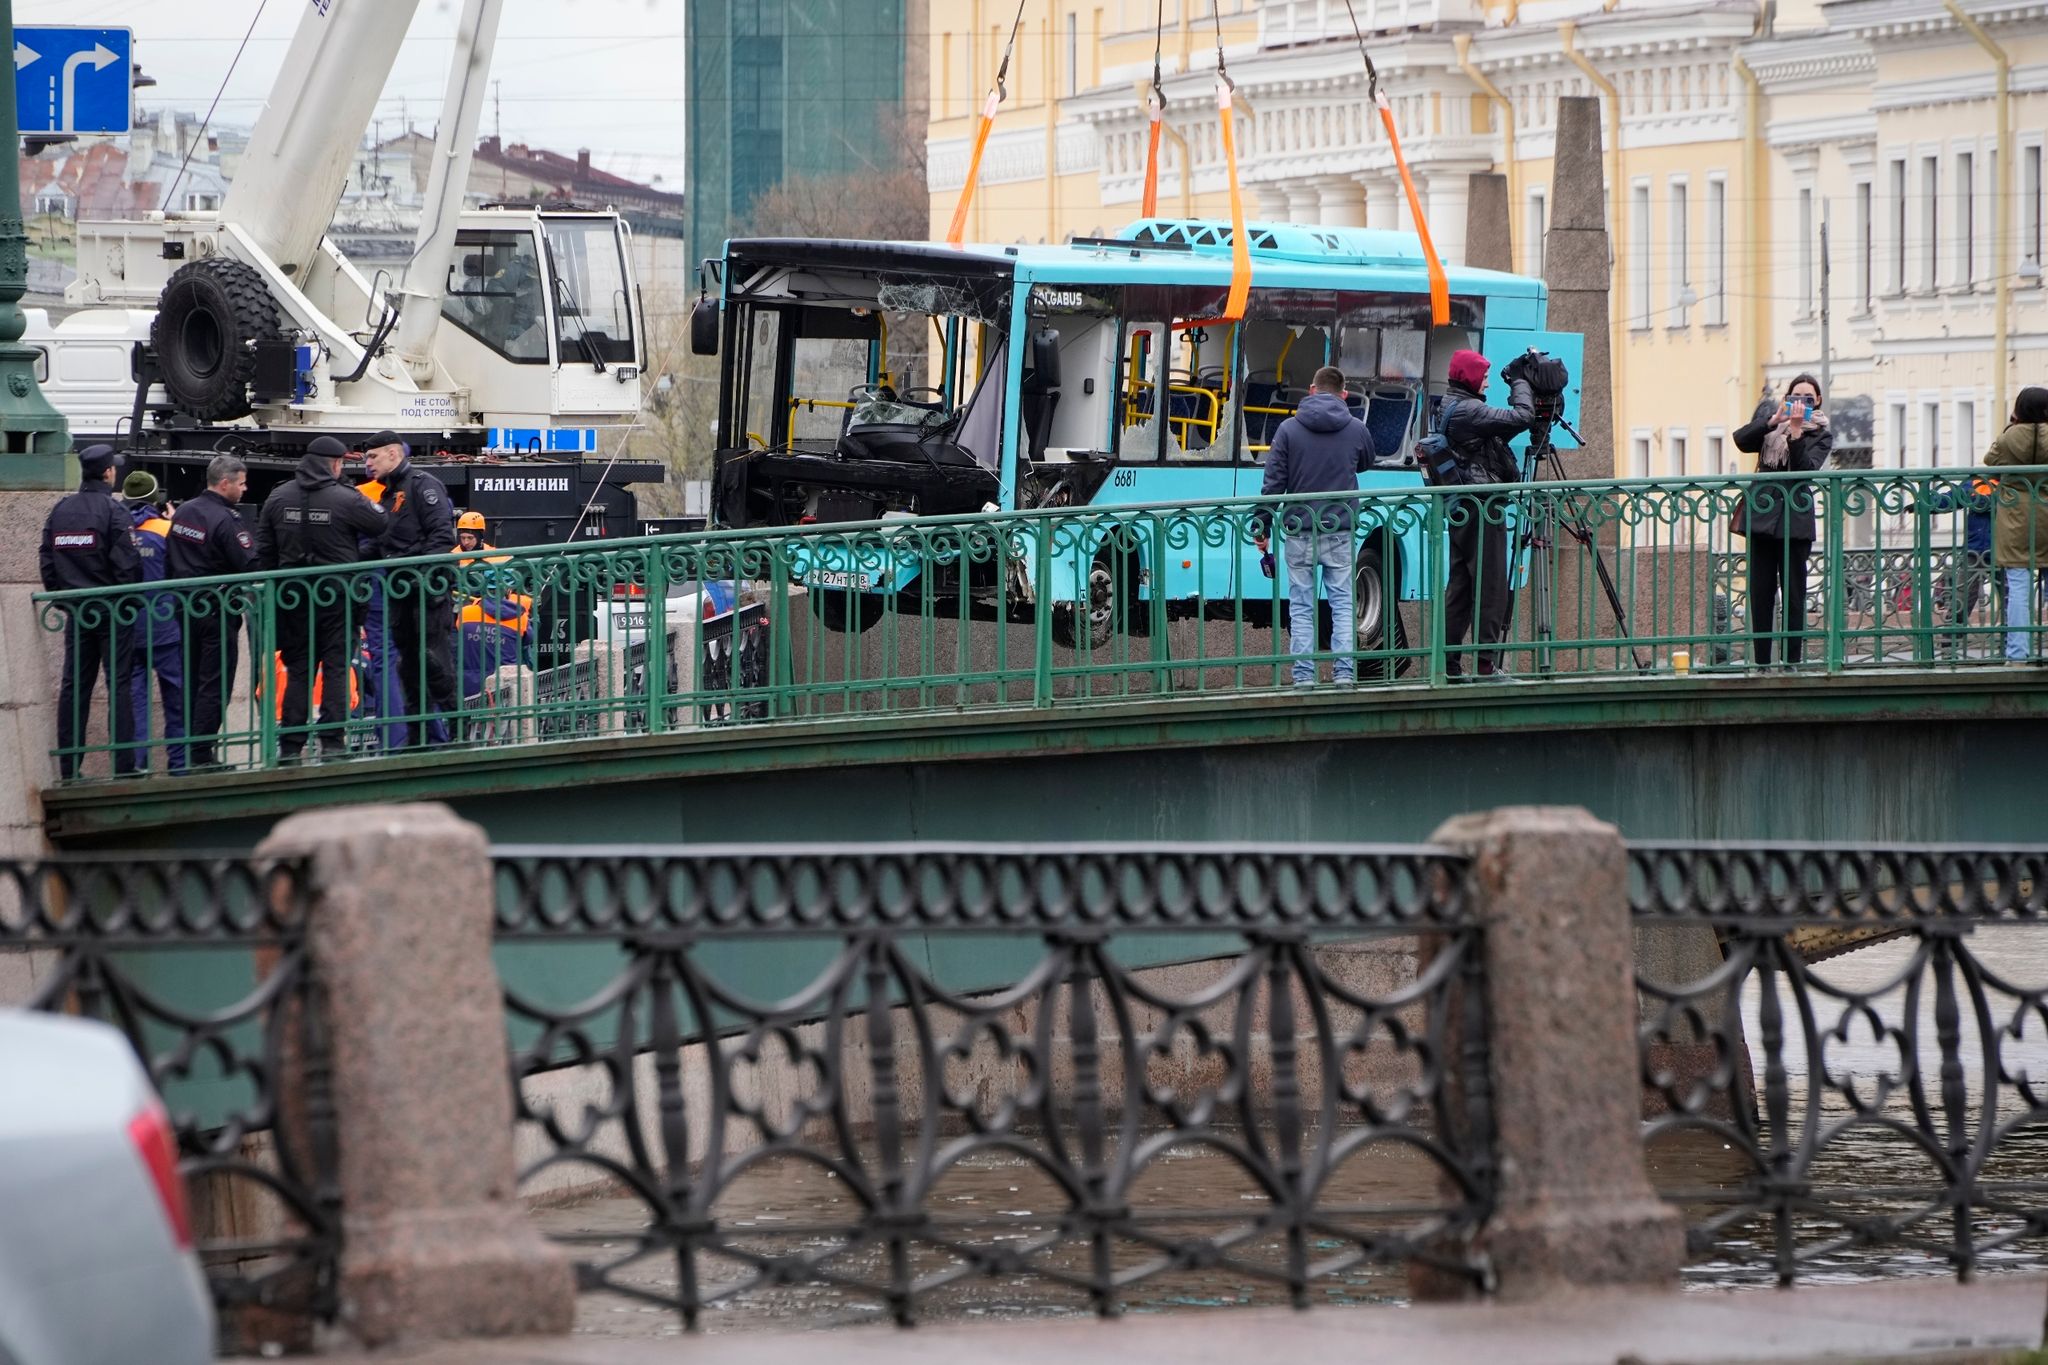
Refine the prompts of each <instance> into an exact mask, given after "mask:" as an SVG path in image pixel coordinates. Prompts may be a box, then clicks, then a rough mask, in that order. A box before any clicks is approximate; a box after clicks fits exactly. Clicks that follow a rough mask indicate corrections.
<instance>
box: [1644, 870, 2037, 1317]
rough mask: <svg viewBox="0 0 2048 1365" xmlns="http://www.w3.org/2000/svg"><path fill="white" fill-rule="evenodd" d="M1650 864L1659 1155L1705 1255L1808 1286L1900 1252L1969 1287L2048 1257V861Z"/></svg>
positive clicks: (1648, 1048)
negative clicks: (2033, 1257)
mask: <svg viewBox="0 0 2048 1365" xmlns="http://www.w3.org/2000/svg"><path fill="white" fill-rule="evenodd" d="M1630 864H1631V877H1632V887H1631V908H1632V911H1633V913H1634V915H1635V917H1636V921H1637V926H1638V940H1639V943H1642V944H1645V945H1651V944H1655V943H1658V942H1659V941H1660V936H1661V941H1662V945H1663V946H1662V947H1661V948H1660V949H1653V950H1651V951H1649V953H1648V956H1649V959H1650V960H1651V961H1654V962H1662V963H1664V964H1666V966H1665V967H1664V969H1663V971H1662V973H1659V972H1656V971H1652V972H1648V973H1644V972H1640V971H1639V974H1638V980H1637V986H1638V988H1639V990H1640V992H1641V995H1642V999H1643V1007H1644V1009H1643V1019H1642V1023H1641V1033H1640V1042H1641V1054H1642V1059H1643V1084H1644V1087H1645V1093H1646V1095H1647V1096H1649V1097H1651V1098H1652V1099H1653V1101H1654V1102H1655V1107H1656V1108H1658V1109H1660V1110H1661V1111H1662V1112H1661V1113H1660V1114H1658V1116H1657V1117H1654V1118H1652V1119H1651V1120H1649V1122H1648V1123H1647V1124H1646V1126H1645V1141H1646V1143H1647V1144H1648V1147H1649V1154H1650V1158H1651V1164H1652V1167H1653V1170H1655V1169H1658V1168H1659V1167H1662V1168H1664V1169H1666V1170H1668V1171H1670V1172H1673V1173H1674V1179H1672V1180H1669V1181H1667V1182H1665V1183H1666V1185H1667V1188H1666V1190H1665V1196H1666V1198H1668V1199H1670V1200H1672V1201H1674V1202H1676V1203H1679V1204H1681V1205H1683V1206H1684V1207H1685V1208H1686V1210H1687V1215H1688V1216H1687V1222H1688V1240H1689V1247H1690V1250H1691V1252H1692V1253H1693V1255H1694V1257H1695V1258H1697V1259H1700V1260H1703V1261H1713V1262H1717V1263H1719V1264H1720V1265H1722V1266H1723V1267H1728V1266H1735V1267H1753V1268H1755V1270H1756V1272H1757V1273H1759V1274H1761V1275H1767V1276H1769V1277H1773V1278H1775V1279H1776V1280H1777V1281H1779V1282H1780V1283H1785V1284H1789V1283H1791V1282H1793V1281H1794V1280H1795V1279H1796V1278H1798V1277H1800V1276H1802V1275H1808V1276H1810V1275H1815V1274H1821V1273H1835V1274H1840V1273H1855V1272H1856V1271H1858V1270H1859V1269H1861V1270H1865V1271H1868V1270H1871V1269H1872V1264H1873V1263H1872V1262H1871V1261H1870V1260H1869V1259H1868V1258H1869V1257H1870V1256H1871V1255H1873V1254H1876V1253H1878V1252H1883V1253H1885V1254H1890V1255H1892V1256H1894V1257H1895V1258H1897V1259H1896V1260H1895V1262H1894V1263H1893V1264H1891V1265H1889V1266H1887V1267H1883V1268H1885V1269H1889V1270H1891V1271H1894V1272H1903V1273H1915V1272H1916V1271H1917V1272H1918V1273H1925V1271H1924V1266H1925V1264H1926V1263H1927V1262H1928V1261H1931V1262H1933V1263H1935V1264H1945V1265H1947V1266H1949V1267H1952V1268H1953V1269H1954V1270H1955V1271H1956V1273H1958V1274H1959V1275H1963V1276H1968V1275H1970V1274H1971V1273H1973V1272H1974V1271H1975V1270H1976V1269H1978V1268H1979V1267H1983V1266H1995V1265H1997V1264H1999V1263H2001V1262H2005V1261H2010V1260H2011V1259H2012V1258H2013V1257H2014V1256H2015V1255H2017V1254H2018V1253H2019V1251H2020V1250H2021V1244H2022V1243H2025V1242H2026V1241H2027V1240H2028V1239H2035V1238H2043V1237H2048V1095H2044V1094H2043V1093H2042V1091H2041V1088H2040V1086H2041V1082H2040V1079H2039V1078H2040V1077H2041V1076H2043V1075H2048V1067H2044V1061H2048V1054H2044V1052H2043V1043H2044V1034H2048V1027H2044V1026H2048V956H2044V955H2043V952H2042V950H2043V949H2044V948H2048V941H2044V940H2043V938H2042V931H2043V930H2044V929H2048V846H2042V847H2032V848H2008V849H1978V848H1967V847H1947V846H1924V847H1914V846H1896V847H1890V848H1849V847H1835V846H1827V845H1811V844H1786V845H1774V846H1735V845H1712V844H1669V845H1664V844H1658V845H1636V846H1634V847H1632V848H1631V850H1630ZM1674 930H1677V931H1689V932H1690V934H1691V936H1692V937H1691V941H1690V943H1689V944H1688V943H1687V941H1686V940H1685V939H1683V938H1673V937H1671V935H1672V931H1674ZM1851 949H1856V950H1859V951H1857V952H1855V953H1854V954H1853V955H1852V954H1850V952H1849V950H1851ZM2030 973H2033V974H2035V975H2032V976H2031V977H2030ZM1674 976H1675V977H1676V978H1677V979H1673V977H1674ZM1752 1058H1754V1059H1755V1065H1757V1066H1760V1068H1761V1070H1760V1072H1758V1071H1755V1070H1753V1067H1752ZM1702 1176H1704V1177H1705V1179H1704V1180H1703V1179H1702V1178H1701V1177H1702ZM2041 1249H2042V1244H2040V1243H2036V1244H2035V1248H2034V1250H2035V1251H2036V1253H2038V1252H2039V1251H2040V1250H2041ZM1916 1257H1917V1258H1920V1260H1919V1263H1918V1264H1915V1262H1914V1258H1916ZM1722 1278H1724V1279H1725V1278H1727V1276H1726V1275H1725V1274H1724V1275H1723V1276H1722Z"/></svg>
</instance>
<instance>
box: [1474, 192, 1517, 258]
mask: <svg viewBox="0 0 2048 1365" xmlns="http://www.w3.org/2000/svg"><path fill="white" fill-rule="evenodd" d="M1465 264H1466V265H1469V266H1473V267H1476V268H1477V269H1480V270H1513V269H1514V268H1515V249H1514V241H1513V234H1512V228H1511V221H1510V218H1509V213H1508V178H1507V177H1506V176H1504V175H1495V174H1494V173H1492V172H1491V171H1474V172H1473V173H1472V174H1471V175H1470V176H1468V177H1466V181H1465Z"/></svg>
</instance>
